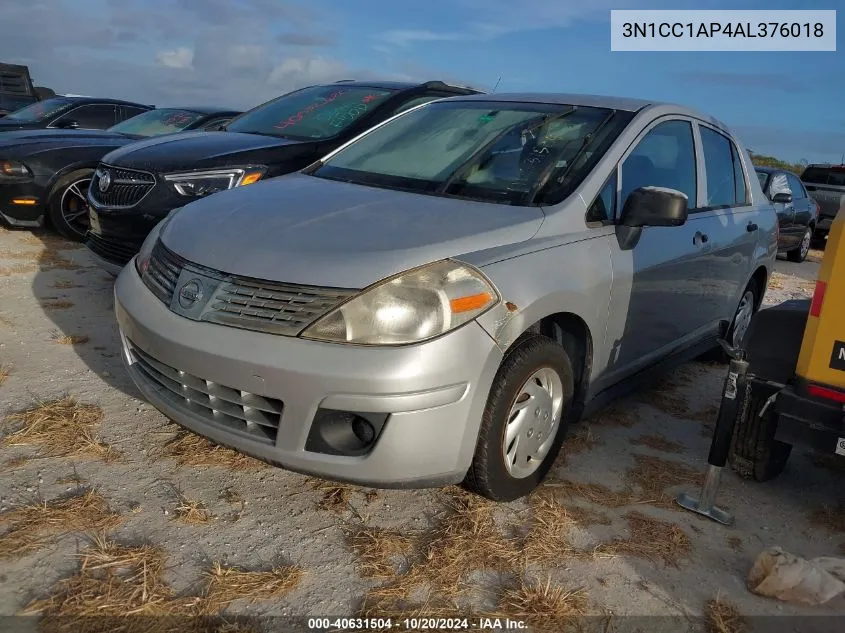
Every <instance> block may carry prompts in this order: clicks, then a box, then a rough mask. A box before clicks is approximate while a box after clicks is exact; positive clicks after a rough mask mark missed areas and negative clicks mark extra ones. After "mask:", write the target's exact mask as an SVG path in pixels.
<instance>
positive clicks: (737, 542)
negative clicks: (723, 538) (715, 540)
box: [727, 536, 742, 552]
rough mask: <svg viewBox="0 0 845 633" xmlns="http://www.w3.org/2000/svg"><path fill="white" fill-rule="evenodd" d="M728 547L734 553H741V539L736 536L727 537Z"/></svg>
mask: <svg viewBox="0 0 845 633" xmlns="http://www.w3.org/2000/svg"><path fill="white" fill-rule="evenodd" d="M727 541H728V547H730V548H731V549H732V550H733V551H735V552H741V551H742V539H741V538H739V537H738V536H729V537H728V538H727Z"/></svg>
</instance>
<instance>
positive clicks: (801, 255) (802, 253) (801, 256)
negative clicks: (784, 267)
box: [786, 227, 813, 264]
mask: <svg viewBox="0 0 845 633" xmlns="http://www.w3.org/2000/svg"><path fill="white" fill-rule="evenodd" d="M812 241H813V229H811V228H810V227H807V230H806V231H804V237H802V238H801V245H800V246H799V247H798V248H795V249H793V250H791V251H789V252H788V253H787V254H786V258H787V259H788V260H789V261H791V262H795V263H796V264H800V263H801V262H803V261H804V260H805V259H807V255H808V254H809V253H810V244H811V243H812Z"/></svg>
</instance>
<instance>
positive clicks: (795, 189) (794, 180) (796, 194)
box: [786, 174, 806, 200]
mask: <svg viewBox="0 0 845 633" xmlns="http://www.w3.org/2000/svg"><path fill="white" fill-rule="evenodd" d="M786 179H787V181H788V182H789V188H790V190H791V191H792V198H793V200H800V199H801V198H805V197H806V196H805V195H804V187H802V186H801V181H800V180H798V176H795V175H793V174H786Z"/></svg>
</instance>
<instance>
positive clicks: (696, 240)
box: [692, 231, 710, 245]
mask: <svg viewBox="0 0 845 633" xmlns="http://www.w3.org/2000/svg"><path fill="white" fill-rule="evenodd" d="M709 239H710V238H709V237H708V236H707V234H706V233H702V232H701V231H696V232H695V237H693V238H692V243H693V244H695V245H698V244H706V243H707V240H709Z"/></svg>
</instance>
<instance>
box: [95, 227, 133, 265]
mask: <svg viewBox="0 0 845 633" xmlns="http://www.w3.org/2000/svg"><path fill="white" fill-rule="evenodd" d="M85 245H86V246H87V247H88V248H90V249H91V250H92V251H93V252H94V253H96V254H97V255H99V256H100V257H102V258H103V259H105V260H107V261H110V262H112V263H115V264H120V265H121V266H125V265H126V263H127V262H128V261H129V260H130V259H132V257H133V256H134V255H135V253H136V252H137V250H138V249H137V248H135V247H134V246H126V245H125V244H123V243H121V242H118V241H114V240H111V239H109V238H107V237H103V236H101V235H96V234H95V233H90V232H89V233H88V234H86V240H85Z"/></svg>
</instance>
